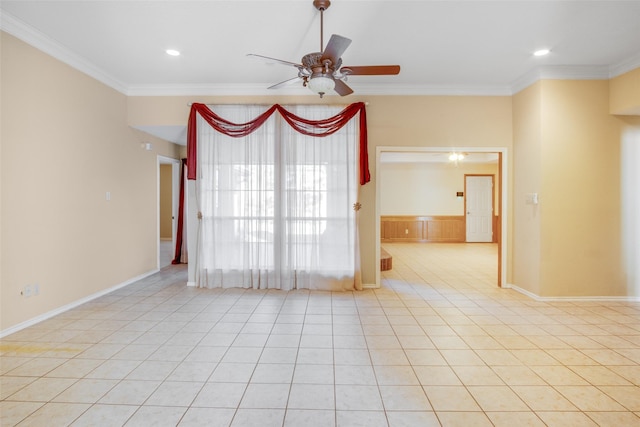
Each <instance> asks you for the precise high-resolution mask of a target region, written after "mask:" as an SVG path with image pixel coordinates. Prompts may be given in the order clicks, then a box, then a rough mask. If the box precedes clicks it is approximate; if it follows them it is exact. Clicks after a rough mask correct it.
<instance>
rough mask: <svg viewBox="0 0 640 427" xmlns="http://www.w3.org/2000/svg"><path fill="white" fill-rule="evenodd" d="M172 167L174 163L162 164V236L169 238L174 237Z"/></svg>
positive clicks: (162, 237)
mask: <svg viewBox="0 0 640 427" xmlns="http://www.w3.org/2000/svg"><path fill="white" fill-rule="evenodd" d="M172 168H173V166H172V165H160V238H161V239H167V240H171V239H172V237H173V236H172V235H173V221H171V217H172V215H173V207H172V203H173V196H172V195H173V191H172V190H173V188H172V184H173V176H172Z"/></svg>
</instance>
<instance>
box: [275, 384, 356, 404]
mask: <svg viewBox="0 0 640 427" xmlns="http://www.w3.org/2000/svg"><path fill="white" fill-rule="evenodd" d="M337 387H343V386H336V389H337ZM345 387H352V386H345ZM287 407H288V408H290V409H331V410H333V409H335V407H336V393H335V392H334V386H332V385H323V384H292V385H291V391H290V395H289V402H288V406H287Z"/></svg>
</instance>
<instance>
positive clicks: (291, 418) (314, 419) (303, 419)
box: [284, 409, 336, 427]
mask: <svg viewBox="0 0 640 427" xmlns="http://www.w3.org/2000/svg"><path fill="white" fill-rule="evenodd" d="M335 425H336V414H335V412H334V411H328V410H313V409H288V410H287V413H286V415H285V417H284V427H299V426H305V427H335Z"/></svg>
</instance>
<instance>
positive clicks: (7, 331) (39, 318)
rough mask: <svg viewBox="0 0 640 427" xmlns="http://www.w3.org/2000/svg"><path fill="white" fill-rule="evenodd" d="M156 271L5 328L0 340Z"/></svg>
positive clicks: (155, 271) (154, 271)
mask: <svg viewBox="0 0 640 427" xmlns="http://www.w3.org/2000/svg"><path fill="white" fill-rule="evenodd" d="M158 271H160V270H158V269H155V270H151V271H148V272H146V273H143V274H141V275H139V276H136V277H133V278H131V279H129V280H127V281H125V282H122V283H120V284H118V285H115V286H112V287H110V288H107V289H104V290H102V291H100V292H96V293H95V294H92V295H89V296H87V297H85V298H82V299H79V300H77V301H74V302H72V303H69V304H67V305H63V306H62V307H59V308H56V309H54V310H51V311H48V312H46V313H44V314H41V315H39V316H36V317H34V318H32V319H29V320H25V321H24V322H22V323H18V324H17V325H15V326H12V327H10V328H7V329H4V330H2V331H0V338H4V337H6V336H7V335H11V334H14V333H16V332H18V331H21V330H22V329H25V328H28V327H29V326H33V325H35V324H37V323H40V322H42V321H44V320H47V319H50V318H52V317H53V316H57V315H58V314H61V313H64V312H65V311H69V310H71V309H72V308H76V307H78V306H80V305H82V304H84V303H87V302H89V301H92V300H94V299H96V298H100V297H101V296H104V295H107V294H108V293H110V292H113V291H115V290H118V289H121V288H124V287H125V286H129V285H130V284H132V283H135V282H137V281H138V280H141V279H144V278H145V277H148V276H151V275H152V274H155V273H157V272H158Z"/></svg>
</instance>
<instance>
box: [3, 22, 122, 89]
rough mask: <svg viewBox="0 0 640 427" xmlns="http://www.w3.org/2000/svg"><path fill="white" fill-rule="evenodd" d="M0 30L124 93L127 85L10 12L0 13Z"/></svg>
mask: <svg viewBox="0 0 640 427" xmlns="http://www.w3.org/2000/svg"><path fill="white" fill-rule="evenodd" d="M0 30H2V31H4V32H6V33H8V34H11V35H12V36H14V37H17V38H19V39H20V40H22V41H23V42H25V43H27V44H29V45H31V46H33V47H35V48H36V49H39V50H41V51H43V52H44V53H46V54H48V55H51V56H53V57H54V58H56V59H58V60H59V61H61V62H64V63H65V64H67V65H69V66H71V67H73V68H75V69H76V70H78V71H81V72H83V73H85V74H87V75H88V76H90V77H93V78H94V79H96V80H98V81H99V82H101V83H104V84H105V85H107V86H109V87H111V88H113V89H115V90H117V91H118V92H120V93H123V94H126V89H127V86H126V85H125V84H124V83H123V82H121V81H120V80H118V79H116V78H114V77H113V76H111V75H109V74H107V73H105V72H104V70H102V69H101V68H99V67H98V66H96V65H95V64H93V63H91V62H89V61H87V60H86V59H84V58H82V57H81V56H79V55H76V54H75V53H74V52H72V51H71V50H69V49H67V48H66V47H64V46H63V45H61V44H60V43H58V42H56V41H55V40H53V39H52V38H50V37H48V36H47V35H45V34H44V33H42V32H40V31H38V30H36V29H35V28H33V27H31V26H29V25H27V24H25V23H24V22H22V21H20V20H19V19H18V18H15V17H14V16H13V15H11V14H10V13H7V12H5V11H2V13H0Z"/></svg>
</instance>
